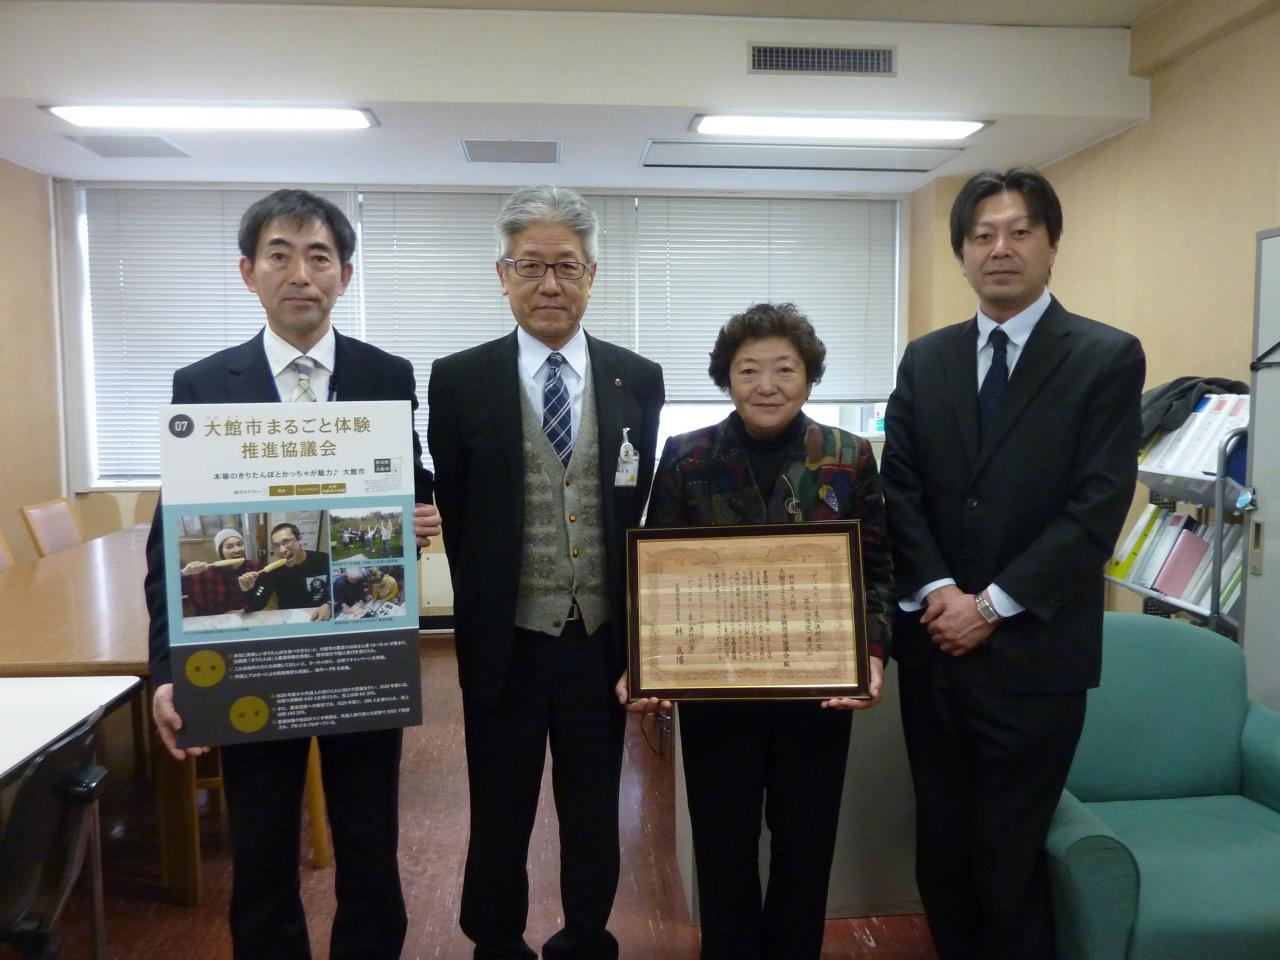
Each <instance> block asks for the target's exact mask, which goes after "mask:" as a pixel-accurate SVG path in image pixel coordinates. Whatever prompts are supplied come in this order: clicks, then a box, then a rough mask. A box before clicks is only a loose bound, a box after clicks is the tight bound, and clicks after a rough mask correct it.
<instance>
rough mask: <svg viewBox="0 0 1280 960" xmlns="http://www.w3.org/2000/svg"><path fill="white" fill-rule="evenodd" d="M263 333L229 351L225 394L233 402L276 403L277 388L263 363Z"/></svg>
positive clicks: (277, 396)
mask: <svg viewBox="0 0 1280 960" xmlns="http://www.w3.org/2000/svg"><path fill="white" fill-rule="evenodd" d="M262 337H263V333H262V331H261V330H259V331H258V335H257V336H256V337H254V338H253V339H252V340H249V341H248V342H246V343H242V344H240V346H238V347H236V348H235V350H233V351H232V352H231V356H230V357H229V358H228V362H227V395H228V396H229V397H230V398H231V399H233V400H234V401H235V402H236V403H278V402H279V401H280V391H279V390H277V389H276V381H275V378H274V377H273V376H272V375H271V368H270V367H269V366H267V353H266V350H265V349H264V348H263V346H262Z"/></svg>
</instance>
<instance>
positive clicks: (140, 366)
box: [84, 187, 357, 482]
mask: <svg viewBox="0 0 1280 960" xmlns="http://www.w3.org/2000/svg"><path fill="white" fill-rule="evenodd" d="M269 192H270V191H267V190H256V191H255V190H216V189H210V190H205V189H132V188H123V187H122V188H114V187H89V188H87V189H86V190H85V206H84V209H85V218H86V221H87V223H86V225H85V226H86V231H85V235H86V236H87V254H88V269H87V277H88V289H89V312H90V327H89V329H90V331H91V336H90V347H91V350H90V362H89V364H88V371H87V374H86V380H87V382H86V383H85V384H84V389H85V392H86V394H87V400H88V401H89V402H88V404H87V406H88V416H89V418H90V423H89V429H88V430H87V431H85V433H86V435H87V436H88V437H89V438H90V441H89V442H90V446H91V449H90V450H89V451H88V453H89V464H90V470H91V471H92V478H91V479H92V480H94V481H96V482H128V481H134V480H154V479H155V478H156V477H158V476H159V475H160V438H159V431H158V428H157V426H156V409H157V407H159V406H160V405H161V404H165V403H168V402H169V400H170V398H171V395H172V394H171V388H172V384H173V372H174V371H175V370H177V369H178V368H179V367H183V366H186V365H187V364H189V363H194V362H195V361H196V360H199V359H200V358H201V357H206V356H208V355H209V354H211V353H214V352H216V351H218V350H221V349H223V348H224V347H229V346H232V345H233V344H237V343H241V342H243V341H244V340H247V339H249V337H251V336H253V334H254V333H256V332H257V331H258V330H259V329H260V328H261V327H262V326H263V324H264V322H265V320H264V316H263V312H262V305H261V304H260V303H259V302H258V298H257V297H256V296H255V295H254V294H252V293H250V292H249V291H248V290H247V289H246V288H245V285H244V281H243V280H242V279H241V278H240V269H239V260H240V253H239V249H238V247H237V245H236V233H237V230H238V229H239V226H240V217H241V216H242V215H243V214H244V211H245V210H247V209H248V208H249V206H250V205H251V204H252V203H253V202H254V201H255V200H258V199H259V198H261V197H263V196H265V195H266V194H267V193H269ZM324 195H325V196H326V197H327V198H328V199H329V200H331V201H333V202H334V203H335V204H337V205H338V206H339V207H340V208H342V209H343V210H344V211H346V212H347V213H348V214H350V213H351V211H352V206H353V199H354V194H353V193H335V192H328V193H325V194H324ZM355 299H356V298H355V297H353V296H352V291H350V290H349V291H348V293H347V295H346V296H345V297H343V298H341V299H339V300H338V303H337V306H336V307H335V308H334V312H333V315H332V316H333V322H334V325H335V326H336V327H337V328H338V329H340V330H342V331H343V332H350V331H351V330H352V329H354V327H355V322H356V317H357V308H356V303H355Z"/></svg>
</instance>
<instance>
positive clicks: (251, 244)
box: [237, 190, 356, 267]
mask: <svg viewBox="0 0 1280 960" xmlns="http://www.w3.org/2000/svg"><path fill="white" fill-rule="evenodd" d="M273 220H288V221H289V222H290V223H292V224H294V226H298V227H302V226H305V225H307V224H309V223H311V222H312V221H313V220H319V221H321V222H322V223H324V224H325V225H326V226H327V227H328V228H329V231H330V232H331V233H332V234H333V242H334V243H336V244H337V245H338V259H339V260H340V261H341V262H342V265H343V266H344V267H345V266H346V265H347V264H348V263H350V262H351V258H352V256H354V255H355V252H356V231H355V228H354V227H352V226H351V221H350V220H348V219H347V215H346V214H345V213H343V212H342V211H341V210H339V209H338V208H337V207H336V206H334V205H333V204H332V203H330V202H329V201H328V200H326V199H325V198H324V197H317V196H316V195H315V194H314V193H309V192H307V191H306V190H277V191H276V192H275V193H271V194H268V195H267V196H265V197H263V198H262V199H261V200H259V201H258V202H257V203H255V204H254V205H253V206H251V207H250V208H249V209H248V210H246V211H245V212H244V216H243V217H241V218H240V233H239V235H238V237H237V239H238V241H239V244H240V253H241V254H243V255H244V256H245V257H246V258H248V259H249V260H256V259H257V258H258V237H260V236H261V235H262V228H263V227H265V226H266V225H267V224H269V223H271V222H272V221H273Z"/></svg>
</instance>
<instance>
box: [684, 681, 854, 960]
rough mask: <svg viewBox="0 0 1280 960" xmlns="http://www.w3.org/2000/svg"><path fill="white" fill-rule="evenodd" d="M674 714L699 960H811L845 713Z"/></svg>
mask: <svg viewBox="0 0 1280 960" xmlns="http://www.w3.org/2000/svg"><path fill="white" fill-rule="evenodd" d="M679 710H680V742H681V748H682V750H683V752H684V771H685V783H686V786H687V787H688V791H689V815H690V819H691V822H692V826H693V850H694V857H695V858H696V860H697V866H698V904H699V908H700V910H701V913H702V954H701V956H702V960H818V957H819V956H820V955H821V953H822V933H823V924H824V922H825V921H826V909H827V885H828V882H829V881H830V879H831V861H832V857H833V855H834V851H835V842H836V826H837V824H838V822H839V819H840V797H841V794H842V792H843V790H844V774H845V765H846V761H847V758H848V754H849V730H850V722H851V720H852V718H853V715H852V714H851V713H847V712H844V711H837V710H823V709H822V708H821V707H820V706H819V705H818V704H817V703H815V702H811V701H806V702H794V703H787V702H777V703H764V702H750V701H741V702H731V703H697V702H689V703H682V704H680V707H679ZM762 804H763V806H764V819H765V822H766V823H768V825H769V831H770V835H771V837H770V855H769V883H768V889H767V890H766V891H765V893H764V898H763V901H762V900H761V892H760V870H759V842H760V810H761V805H762Z"/></svg>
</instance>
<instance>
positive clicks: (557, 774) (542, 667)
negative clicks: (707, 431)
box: [427, 187, 664, 960]
mask: <svg viewBox="0 0 1280 960" xmlns="http://www.w3.org/2000/svg"><path fill="white" fill-rule="evenodd" d="M596 232H597V223H596V216H595V213H594V212H593V211H592V210H591V208H590V207H588V206H587V204H586V203H585V202H584V201H583V200H582V198H581V197H580V196H578V195H577V194H576V193H574V192H573V191H571V190H564V189H559V188H556V187H530V188H527V189H524V190H520V191H518V192H516V193H515V194H514V195H513V196H512V197H511V198H510V199H509V200H508V201H507V202H506V204H505V205H504V206H503V208H502V211H501V212H500V213H499V215H498V222H497V227H496V233H497V239H498V262H497V272H498V279H499V281H500V282H501V284H502V290H503V292H504V293H505V294H506V296H507V298H508V301H509V303H510V305H511V312H512V314H513V315H514V317H515V320H516V324H517V328H516V329H515V330H514V331H512V332H511V333H510V334H509V335H507V336H505V337H502V338H501V339H498V340H494V341H491V342H489V343H485V344H481V345H480V346H478V347H473V348H472V349H470V350H464V351H462V352H461V353H456V354H454V355H452V356H449V357H444V358H443V359H441V360H437V361H436V362H435V364H434V365H433V366H432V370H431V383H430V388H429V392H428V403H429V406H430V410H431V417H430V422H429V424H428V431H427V437H428V443H429V446H430V449H431V455H432V457H433V459H434V461H435V468H436V502H437V504H438V506H439V509H440V513H441V516H442V519H443V521H444V538H445V550H446V552H447V554H448V557H449V569H450V572H451V573H452V576H453V592H454V633H455V636H456V642H457V652H458V673H459V678H460V680H461V683H462V703H463V715H464V721H465V726H466V740H467V744H466V745H467V773H468V781H469V784H470V789H471V837H470V845H469V848H468V851H467V866H466V875H465V878H464V881H463V891H462V916H461V922H462V929H463V932H465V933H466V935H467V936H468V937H470V938H471V939H472V940H473V941H475V944H476V948H475V957H476V960H533V958H536V956H537V954H535V953H534V951H533V950H531V949H530V948H529V946H528V944H527V943H525V940H524V928H525V921H526V916H527V913H528V905H529V895H528V873H527V870H526V860H527V858H528V851H529V836H530V833H531V832H532V830H533V823H534V817H535V815H536V813H537V806H538V794H539V788H540V785H541V780H542V767H543V758H544V757H545V755H546V749H547V744H548V742H549V743H550V745H551V757H552V779H553V782H554V786H555V802H556V813H557V815H558V817H559V821H560V892H561V899H562V901H563V907H564V927H563V929H561V930H560V931H558V932H557V933H556V934H555V935H554V936H552V937H551V939H550V940H548V941H547V943H546V944H545V945H544V946H543V948H542V956H543V957H544V958H546V960H614V958H616V957H617V956H618V943H617V940H616V939H614V937H613V935H612V934H611V933H610V932H609V931H608V929H607V928H606V925H607V923H608V919H609V913H610V911H611V910H612V908H613V898H614V893H615V891H616V889H617V884H618V780H619V775H620V772H621V769H622V734H623V727H624V720H625V716H626V714H625V712H624V709H623V706H622V703H621V702H620V699H621V698H620V697H619V695H617V694H616V693H615V686H616V685H617V683H618V681H619V680H620V678H621V677H622V674H623V672H624V669H625V662H626V661H625V653H624V640H625V633H626V626H625V615H626V600H625V583H624V571H625V562H626V560H625V547H626V544H625V531H626V529H627V527H634V526H639V524H640V516H641V512H642V511H643V509H644V504H645V500H646V499H647V497H648V494H649V484H650V481H651V479H652V477H653V461H654V449H655V446H656V443H657V433H658V414H659V411H660V410H661V408H662V403H663V396H664V395H663V386H662V370H661V368H660V367H659V366H658V365H657V364H655V363H652V362H651V361H649V360H645V359H644V358H643V357H640V356H637V355H636V354H634V353H631V352H630V351H627V350H623V349H621V348H620V347H616V346H613V345H612V344H608V343H604V342H603V341H600V340H597V339H595V338H594V337H590V336H588V335H587V334H586V333H585V332H584V331H583V330H582V328H581V319H582V315H583V313H585V311H586V307H587V301H588V300H589V299H590V296H591V285H592V282H593V281H594V279H595V273H596ZM628 441H629V442H628ZM624 444H625V446H624Z"/></svg>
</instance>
